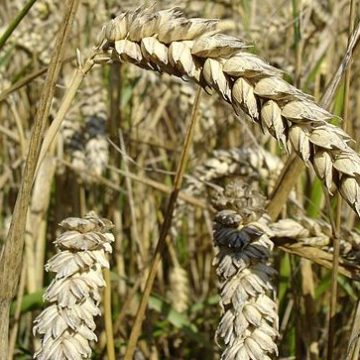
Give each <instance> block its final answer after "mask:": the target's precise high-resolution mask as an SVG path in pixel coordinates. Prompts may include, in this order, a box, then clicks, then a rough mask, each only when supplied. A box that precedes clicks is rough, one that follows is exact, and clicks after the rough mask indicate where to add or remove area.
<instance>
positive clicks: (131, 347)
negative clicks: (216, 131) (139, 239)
mask: <svg viewBox="0 0 360 360" xmlns="http://www.w3.org/2000/svg"><path fill="white" fill-rule="evenodd" d="M200 95H201V89H200V88H199V90H198V92H197V94H196V97H195V102H194V106H193V111H192V114H191V118H190V122H189V124H188V127H187V132H186V136H185V141H184V146H183V149H182V153H181V158H180V162H179V166H178V169H177V171H176V176H175V180H174V186H173V190H172V192H171V194H170V198H169V202H168V206H167V209H166V214H165V219H164V223H163V225H162V227H161V232H160V237H159V241H158V243H157V245H156V249H155V254H154V256H153V258H152V262H151V266H150V271H149V275H148V278H147V280H146V285H145V289H144V293H143V295H142V298H141V302H140V305H139V308H138V311H137V313H136V318H135V321H134V325H133V327H132V330H131V334H130V339H129V344H128V347H127V349H126V353H125V357H124V360H132V359H133V355H134V352H135V348H136V343H137V340H138V338H139V335H140V332H141V325H142V322H143V319H144V315H145V310H146V306H147V303H148V300H149V296H150V293H151V289H152V285H153V283H154V280H155V276H156V272H157V269H158V267H159V264H160V261H161V257H162V253H163V250H164V249H165V247H166V236H167V234H168V231H169V229H170V227H171V220H172V217H173V212H174V209H175V204H176V200H177V197H178V194H179V191H180V188H181V184H182V180H183V177H184V173H185V167H186V163H187V160H188V157H189V150H190V145H191V142H192V138H193V133H194V129H195V126H196V123H197V110H198V108H199V103H200Z"/></svg>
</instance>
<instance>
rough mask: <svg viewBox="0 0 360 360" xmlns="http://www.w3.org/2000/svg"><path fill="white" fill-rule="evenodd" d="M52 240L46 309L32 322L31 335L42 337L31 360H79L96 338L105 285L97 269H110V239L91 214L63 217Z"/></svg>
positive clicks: (103, 225) (88, 352)
mask: <svg viewBox="0 0 360 360" xmlns="http://www.w3.org/2000/svg"><path fill="white" fill-rule="evenodd" d="M60 226H61V227H62V228H63V229H64V230H65V232H64V233H62V234H61V235H60V236H58V238H57V239H56V240H55V242H54V243H55V245H56V247H57V248H58V249H59V250H60V252H59V253H58V254H57V255H55V256H54V257H53V258H52V259H50V260H49V261H48V263H47V264H46V267H45V269H46V270H47V271H51V272H54V273H56V276H55V278H54V280H53V281H52V282H51V284H50V286H49V287H48V288H47V290H46V292H45V294H44V300H46V301H48V302H49V303H50V305H49V306H48V307H47V308H46V309H45V310H44V311H43V312H42V313H41V314H40V315H39V316H38V317H37V318H36V319H35V322H34V323H35V325H34V329H33V330H34V333H38V334H39V335H41V336H42V342H41V348H40V349H39V350H38V351H37V352H36V353H35V355H34V358H37V359H40V360H41V359H43V360H51V359H54V360H55V359H64V360H66V359H69V360H70V359H71V360H73V359H82V358H89V357H90V356H91V347H90V345H89V342H90V341H94V340H97V338H96V335H95V333H94V330H95V327H96V325H95V322H94V320H93V317H94V316H97V315H100V314H101V312H100V309H99V307H98V306H99V303H100V300H101V293H100V290H101V288H102V287H104V286H105V281H104V279H103V275H102V271H101V269H102V268H109V262H108V260H107V258H106V254H107V253H111V245H110V243H111V242H112V241H114V237H113V235H112V234H111V233H109V232H108V231H109V230H110V229H111V228H112V224H111V222H110V221H109V220H106V219H101V218H99V217H98V216H97V215H96V214H95V213H94V212H90V213H89V214H88V215H86V216H85V217H84V218H67V219H65V220H63V221H62V222H61V223H60Z"/></svg>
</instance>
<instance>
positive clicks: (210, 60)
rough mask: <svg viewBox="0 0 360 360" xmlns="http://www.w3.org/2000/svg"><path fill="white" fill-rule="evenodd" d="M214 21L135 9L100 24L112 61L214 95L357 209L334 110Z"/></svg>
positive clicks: (350, 153) (350, 154)
mask: <svg viewBox="0 0 360 360" xmlns="http://www.w3.org/2000/svg"><path fill="white" fill-rule="evenodd" d="M216 23H217V21H215V20H205V19H186V18H184V17H183V16H182V15H181V13H180V12H179V11H178V10H176V9H170V10H163V11H159V12H154V10H153V8H145V7H141V8H138V9H136V10H134V11H129V12H126V13H122V14H120V15H119V16H118V17H117V18H115V19H114V20H112V21H111V22H110V23H108V24H107V25H106V26H105V27H104V29H103V34H104V45H103V49H104V51H107V50H109V49H110V50H112V59H113V60H118V61H122V62H123V61H127V62H131V63H134V64H136V65H138V66H140V67H143V68H145V69H150V70H155V71H160V72H167V73H169V74H173V75H176V76H179V77H181V78H185V79H190V80H193V81H195V82H197V83H199V84H200V85H201V86H202V87H204V89H205V90H207V91H208V92H213V91H216V92H218V93H219V94H220V95H221V96H222V97H223V99H224V100H225V101H227V102H229V103H230V104H231V105H232V106H233V108H234V110H235V112H237V113H239V111H240V110H242V111H244V112H245V113H247V114H248V115H249V116H250V117H251V118H252V119H253V120H254V121H255V122H257V123H258V124H260V125H261V127H262V128H263V129H267V130H268V131H269V132H270V133H271V134H272V135H273V136H274V137H275V138H276V139H277V140H278V142H279V143H280V144H282V145H283V146H284V148H285V149H287V148H289V147H292V148H293V149H294V150H295V151H296V152H297V154H298V155H299V156H300V157H301V159H302V160H303V161H304V162H305V163H306V164H310V163H311V164H312V165H313V167H314V169H315V171H316V173H317V175H318V177H319V178H320V179H321V180H322V181H323V182H324V184H325V186H326V188H327V189H328V191H329V192H330V193H332V191H333V190H334V189H335V187H337V188H338V189H339V191H340V194H341V195H342V196H343V198H344V199H345V200H346V201H347V202H348V203H349V205H350V206H351V207H352V208H353V209H354V210H355V211H356V212H357V213H358V214H360V185H359V180H358V178H359V175H360V158H359V156H358V154H357V153H356V152H355V151H354V150H352V149H351V148H350V147H349V146H348V142H349V141H350V140H351V138H350V137H349V136H348V135H347V134H346V133H345V132H344V131H343V130H341V129H340V128H337V127H335V126H334V125H331V124H330V123H328V120H330V119H332V118H334V115H332V114H331V113H329V112H327V111H326V110H324V109H323V108H321V107H320V106H319V105H317V104H316V103H314V102H313V101H312V99H311V97H310V96H309V95H306V94H304V93H303V92H301V91H300V90H298V89H297V88H295V87H294V86H292V85H290V84H288V83H287V82H286V81H285V80H283V79H282V78H281V76H280V72H279V70H277V69H276V68H274V67H272V66H270V65H269V64H267V63H266V62H265V61H263V60H262V59H261V58H259V57H257V56H256V55H253V54H250V53H247V52H245V51H242V49H243V48H245V47H246V46H245V45H244V44H243V42H242V41H240V40H236V39H234V38H233V37H229V36H227V35H220V34H214V30H215V29H216Z"/></svg>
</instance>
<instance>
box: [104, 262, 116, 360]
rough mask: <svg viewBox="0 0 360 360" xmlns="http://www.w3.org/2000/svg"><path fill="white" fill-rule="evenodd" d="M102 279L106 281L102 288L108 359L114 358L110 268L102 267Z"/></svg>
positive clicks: (113, 359) (112, 359)
mask: <svg viewBox="0 0 360 360" xmlns="http://www.w3.org/2000/svg"><path fill="white" fill-rule="evenodd" d="M104 279H105V282H106V286H105V290H104V321H105V333H106V350H107V358H108V360H115V359H116V357H115V345H114V333H113V325H112V316H111V315H112V311H111V280H110V270H109V269H104Z"/></svg>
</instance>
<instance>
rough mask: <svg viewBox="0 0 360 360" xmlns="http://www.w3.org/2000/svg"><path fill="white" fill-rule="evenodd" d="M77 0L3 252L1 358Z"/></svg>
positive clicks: (54, 62) (60, 40) (71, 1)
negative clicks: (38, 167) (36, 177)
mask: <svg viewBox="0 0 360 360" xmlns="http://www.w3.org/2000/svg"><path fill="white" fill-rule="evenodd" d="M77 5H78V0H68V1H67V2H66V5H65V10H64V18H63V21H62V23H61V27H60V29H59V32H58V37H57V40H56V44H55V47H54V51H53V54H52V57H51V62H50V65H49V70H48V73H47V77H46V81H45V84H44V86H43V88H42V91H41V96H40V102H39V107H38V110H37V112H36V115H35V119H34V125H33V129H32V134H31V138H30V141H29V148H28V155H27V158H26V162H25V168H24V172H23V176H22V180H21V184H20V190H19V193H18V196H17V199H16V203H15V208H14V211H13V217H12V221H11V225H10V229H9V233H8V236H7V238H6V241H5V244H4V246H3V249H2V252H1V254H0V294H1V295H0V320H1V321H0V349H1V357H0V359H1V360H3V359H6V358H7V353H8V330H9V326H8V325H9V319H8V315H9V309H10V303H11V299H12V298H13V297H14V296H15V294H16V288H17V284H18V279H19V275H20V273H21V265H22V262H21V260H22V253H23V247H24V238H25V236H24V232H25V226H26V217H27V211H28V204H29V201H30V196H31V189H32V185H33V181H34V175H35V170H36V164H37V160H38V158H39V153H40V146H41V140H42V138H43V134H44V132H45V125H46V122H47V119H48V115H49V112H50V106H51V101H52V98H53V95H54V91H55V85H56V82H57V79H58V76H59V73H60V69H61V66H62V61H63V58H64V52H65V47H66V45H67V38H68V35H69V33H70V30H71V26H72V23H73V20H74V17H75V13H76V9H77Z"/></svg>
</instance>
